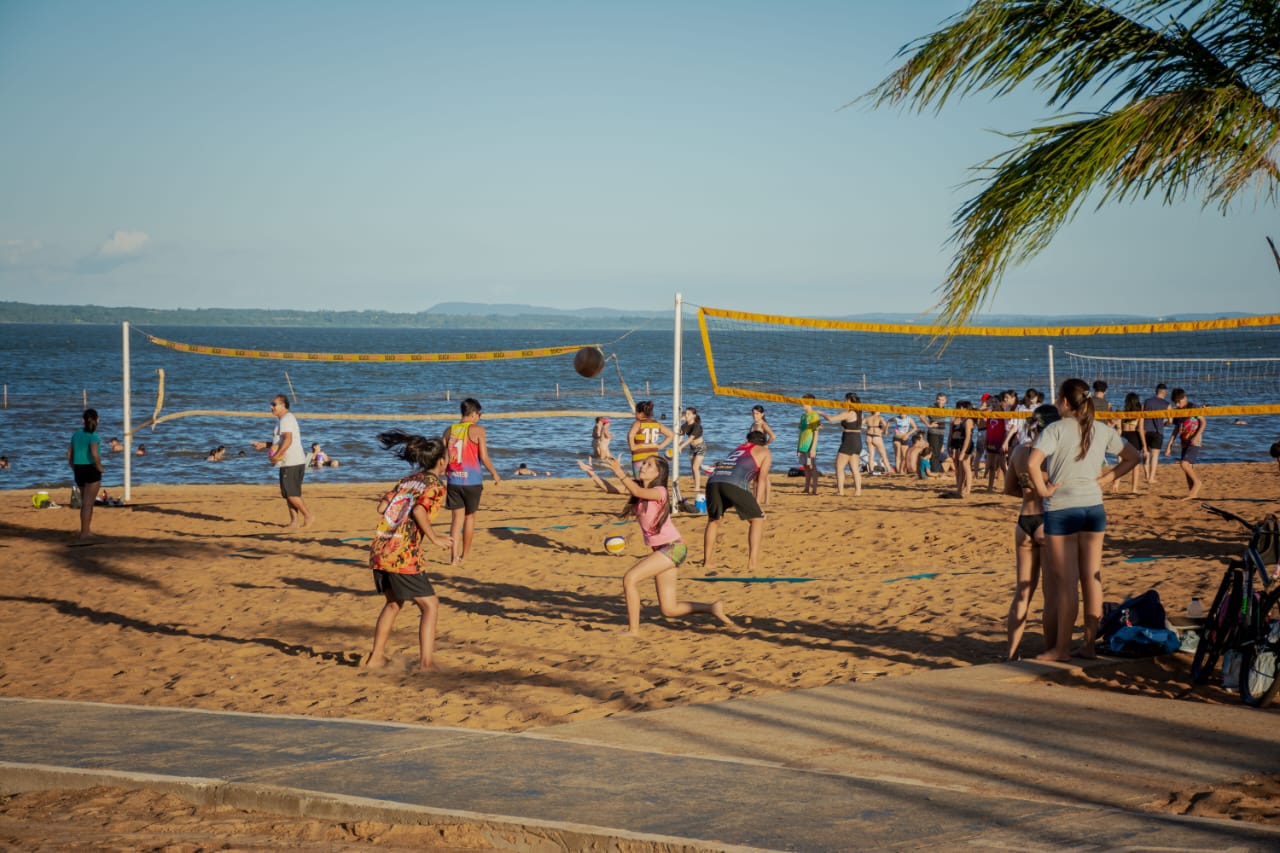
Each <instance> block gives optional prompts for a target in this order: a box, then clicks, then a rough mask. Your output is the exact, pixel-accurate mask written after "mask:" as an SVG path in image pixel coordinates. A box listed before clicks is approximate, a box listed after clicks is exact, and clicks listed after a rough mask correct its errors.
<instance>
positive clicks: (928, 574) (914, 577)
mask: <svg viewBox="0 0 1280 853" xmlns="http://www.w3.org/2000/svg"><path fill="white" fill-rule="evenodd" d="M940 574H942V572H921V573H920V574H918V575H903V576H902V577H900V578H887V579H885V580H883V581H881V583H895V582H896V581H919V580H928V579H929V578H936V577H937V576H938V575H940Z"/></svg>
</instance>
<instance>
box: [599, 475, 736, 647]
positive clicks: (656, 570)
mask: <svg viewBox="0 0 1280 853" xmlns="http://www.w3.org/2000/svg"><path fill="white" fill-rule="evenodd" d="M608 465H609V470H610V471H612V472H613V475H614V476H615V477H617V478H618V482H619V483H621V484H622V487H623V488H624V489H625V490H626V491H627V493H628V494H630V495H631V500H630V502H628V504H627V510H628V512H630V513H632V514H634V515H635V517H636V522H637V523H638V524H639V525H640V534H641V535H642V536H643V537H644V544H645V545H648V546H649V547H650V548H651V549H653V552H652V553H651V554H649V555H648V556H647V557H644V558H642V559H641V560H640V561H639V562H638V563H636V564H635V565H634V566H632V567H631V568H630V569H627V573H626V574H625V575H623V576H622V592H623V597H624V598H625V599H626V602H627V633H629V634H631V635H632V636H635V635H638V634H639V633H640V584H642V583H644V582H645V581H647V580H649V579H650V578H653V583H654V586H655V587H656V588H657V592H658V604H660V605H661V607H662V615H663V616H666V617H669V618H670V617H674V616H688V615H689V614H691V613H710V614H712V615H713V616H715V617H716V618H717V619H719V620H720V621H721V622H722V623H724V624H725V625H732V624H733V622H732V620H730V619H729V617H728V616H726V615H725V612H724V604H723V603H721V602H719V601H714V602H712V603H711V604H702V603H701V602H697V601H681V600H680V598H679V596H678V595H677V594H676V582H677V581H678V579H679V577H678V569H679V566H680V564H681V563H683V562H684V561H685V557H687V556H688V554H689V550H688V548H687V547H686V546H685V544H684V542H683V541H682V540H681V539H680V531H679V530H677V529H676V526H675V524H673V523H672V522H671V511H670V508H669V506H668V503H667V486H666V484H667V482H669V480H670V478H671V468H670V466H669V465H668V464H667V460H666V459H663V458H662V457H661V456H649V457H646V458H645V459H642V460H641V462H640V476H638V477H636V478H635V479H632V478H631V477H628V476H627V475H626V473H625V472H624V471H623V470H622V463H621V462H619V461H618V460H617V459H610V460H608Z"/></svg>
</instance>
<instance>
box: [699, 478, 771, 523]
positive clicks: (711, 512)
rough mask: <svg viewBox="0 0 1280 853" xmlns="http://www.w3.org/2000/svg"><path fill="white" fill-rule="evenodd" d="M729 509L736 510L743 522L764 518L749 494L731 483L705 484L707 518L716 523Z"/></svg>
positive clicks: (752, 496)
mask: <svg viewBox="0 0 1280 853" xmlns="http://www.w3.org/2000/svg"><path fill="white" fill-rule="evenodd" d="M729 509H736V510H737V511H738V518H741V519H742V520H743V521H751V520H752V519H753V518H764V510H762V509H761V508H760V504H759V503H758V502H757V501H756V496H755V495H753V494H751V492H749V491H747V490H746V489H744V488H742V487H741V486H735V485H733V484H732V483H707V518H708V519H710V520H711V521H718V520H719V519H721V518H724V514H725V512H726V511H727V510H729Z"/></svg>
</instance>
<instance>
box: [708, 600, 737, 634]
mask: <svg viewBox="0 0 1280 853" xmlns="http://www.w3.org/2000/svg"><path fill="white" fill-rule="evenodd" d="M711 613H712V614H713V615H714V616H715V617H716V618H717V619H719V620H720V621H721V622H723V623H724V624H725V625H728V626H729V627H730V628H732V627H734V622H733V620H732V619H730V618H729V617H728V616H726V615H725V612H724V603H723V602H720V601H716V602H713V603H712V605H711Z"/></svg>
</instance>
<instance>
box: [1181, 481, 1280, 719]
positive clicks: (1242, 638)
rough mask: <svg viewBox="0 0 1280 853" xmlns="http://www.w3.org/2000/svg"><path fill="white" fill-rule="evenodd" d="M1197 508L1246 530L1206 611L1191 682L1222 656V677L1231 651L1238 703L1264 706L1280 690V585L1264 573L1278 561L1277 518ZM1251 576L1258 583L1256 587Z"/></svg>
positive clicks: (1206, 674)
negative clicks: (1237, 553) (1240, 547)
mask: <svg viewBox="0 0 1280 853" xmlns="http://www.w3.org/2000/svg"><path fill="white" fill-rule="evenodd" d="M1201 506H1202V507H1203V508H1204V509H1206V510H1208V511H1209V512H1212V513H1214V514H1215V515H1217V516H1220V517H1221V518H1225V519H1228V520H1230V521H1235V522H1238V523H1239V524H1241V525H1243V526H1244V527H1245V528H1246V529H1248V530H1249V545H1248V547H1246V548H1245V550H1244V553H1243V554H1242V555H1241V558H1240V559H1235V560H1232V561H1231V562H1230V563H1229V564H1228V566H1227V571H1226V572H1225V573H1224V574H1223V576H1222V583H1221V584H1220V585H1219V586H1218V592H1217V594H1216V595H1215V596H1214V599H1213V604H1212V605H1211V606H1210V607H1209V610H1208V611H1207V612H1206V614H1205V620H1204V624H1203V625H1202V626H1201V628H1200V640H1199V643H1198V645H1197V646H1196V652H1195V656H1194V658H1193V659H1192V661H1191V680H1192V682H1193V683H1195V684H1203V683H1204V682H1206V681H1208V680H1209V676H1210V675H1212V674H1213V669H1214V666H1215V665H1216V664H1217V662H1218V658H1220V657H1221V658H1223V669H1224V675H1225V674H1226V671H1227V670H1228V669H1230V666H1229V665H1228V663H1227V655H1228V654H1231V655H1232V656H1233V657H1235V658H1236V660H1238V662H1239V671H1240V675H1239V687H1240V699H1241V701H1243V702H1244V703H1245V704H1247V705H1251V706H1254V707H1266V706H1267V705H1269V704H1271V702H1272V701H1273V700H1274V699H1275V697H1276V694H1277V692H1280V679H1277V678H1276V668H1277V662H1278V661H1280V583H1276V584H1275V586H1274V588H1272V576H1271V574H1270V573H1269V571H1268V567H1269V566H1277V564H1280V520H1278V519H1277V518H1276V517H1275V516H1274V515H1268V516H1266V517H1265V518H1263V519H1262V520H1261V521H1259V522H1258V523H1256V524H1253V523H1250V522H1248V521H1246V520H1245V519H1243V518H1241V517H1240V516H1238V515H1236V514H1235V513H1233V512H1229V511H1227V510H1224V509H1220V508H1219V507H1215V506H1210V505H1209V504H1201ZM1277 577H1280V572H1277ZM1255 579H1257V580H1260V581H1261V583H1260V584H1257V585H1255Z"/></svg>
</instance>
